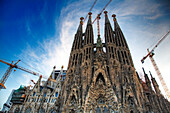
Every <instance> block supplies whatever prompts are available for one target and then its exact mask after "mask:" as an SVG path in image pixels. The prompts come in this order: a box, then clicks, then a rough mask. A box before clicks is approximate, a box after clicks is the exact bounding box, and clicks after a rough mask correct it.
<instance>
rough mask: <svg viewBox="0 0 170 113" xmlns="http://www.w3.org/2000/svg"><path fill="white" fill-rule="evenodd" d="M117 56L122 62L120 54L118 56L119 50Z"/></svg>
mask: <svg viewBox="0 0 170 113" xmlns="http://www.w3.org/2000/svg"><path fill="white" fill-rule="evenodd" d="M118 58H119V62H122V60H121V56H120V52H119V51H118Z"/></svg>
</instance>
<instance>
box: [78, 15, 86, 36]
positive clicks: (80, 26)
mask: <svg viewBox="0 0 170 113" xmlns="http://www.w3.org/2000/svg"><path fill="white" fill-rule="evenodd" d="M83 19H84V18H83V17H81V18H80V24H79V27H78V29H77V33H78V32H81V33H82V32H83V27H82V26H83Z"/></svg>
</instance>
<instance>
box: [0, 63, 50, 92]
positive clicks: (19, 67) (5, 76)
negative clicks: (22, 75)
mask: <svg viewBox="0 0 170 113" xmlns="http://www.w3.org/2000/svg"><path fill="white" fill-rule="evenodd" d="M20 61H21V60H18V61H17V62H16V63H15V64H13V61H12V63H8V62H5V61H3V60H0V62H2V63H4V64H7V65H9V66H10V67H9V68H8V69H7V71H6V72H5V74H4V75H3V77H2V79H1V81H0V89H6V87H5V86H4V84H5V82H6V81H7V79H8V77H9V76H10V74H11V72H12V70H13V68H16V69H20V70H22V71H25V72H27V73H30V74H33V75H35V76H42V75H40V74H39V73H36V72H34V71H31V70H29V69H26V68H24V67H21V66H18V65H17V64H18V62H20ZM14 71H15V70H14ZM42 77H43V78H44V79H47V78H46V77H45V76H42Z"/></svg>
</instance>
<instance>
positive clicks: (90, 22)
mask: <svg viewBox="0 0 170 113" xmlns="http://www.w3.org/2000/svg"><path fill="white" fill-rule="evenodd" d="M88 14H89V20H88V22H87V25H91V24H92V21H91V15H92V12H89V13H88Z"/></svg>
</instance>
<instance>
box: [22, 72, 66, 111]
mask: <svg viewBox="0 0 170 113" xmlns="http://www.w3.org/2000/svg"><path fill="white" fill-rule="evenodd" d="M66 72H67V71H66V70H63V69H61V70H55V69H54V70H53V72H52V73H51V75H50V77H49V78H48V80H47V81H41V79H42V77H41V76H40V78H39V79H38V81H37V82H36V83H35V85H34V87H33V89H32V90H30V91H28V92H27V93H26V100H25V102H24V103H23V105H22V108H21V111H22V112H23V113H32V112H33V113H46V112H47V113H49V112H52V111H53V109H54V108H55V106H54V103H55V102H56V101H57V99H58V96H59V94H60V91H61V88H62V85H63V82H64V80H65V76H66Z"/></svg>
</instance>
